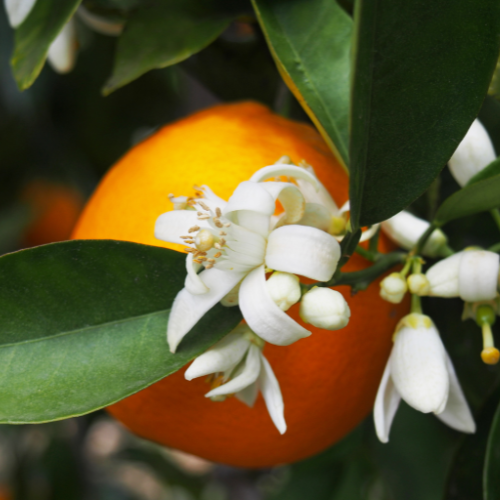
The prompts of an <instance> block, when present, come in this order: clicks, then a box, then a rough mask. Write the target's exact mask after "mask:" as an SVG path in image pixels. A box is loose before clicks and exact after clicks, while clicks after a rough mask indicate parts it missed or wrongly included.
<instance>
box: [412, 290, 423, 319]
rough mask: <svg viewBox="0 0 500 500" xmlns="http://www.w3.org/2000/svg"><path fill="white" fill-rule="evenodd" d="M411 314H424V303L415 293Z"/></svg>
mask: <svg viewBox="0 0 500 500" xmlns="http://www.w3.org/2000/svg"><path fill="white" fill-rule="evenodd" d="M411 312H412V313H418V314H422V302H421V300H420V297H419V296H418V295H416V294H414V293H412V295H411Z"/></svg>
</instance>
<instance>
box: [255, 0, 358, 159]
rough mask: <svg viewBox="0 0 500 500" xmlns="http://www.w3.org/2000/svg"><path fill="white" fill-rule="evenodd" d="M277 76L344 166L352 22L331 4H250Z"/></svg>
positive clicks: (281, 0) (270, 0)
mask: <svg viewBox="0 0 500 500" xmlns="http://www.w3.org/2000/svg"><path fill="white" fill-rule="evenodd" d="M252 3H253V5H254V8H255V12H256V13H257V16H258V19H259V22H260V25H261V27H262V29H263V31H264V34H265V35H266V38H267V41H268V43H269V48H270V49H271V53H272V55H273V57H274V59H275V61H276V64H277V66H278V69H279V71H280V73H281V76H282V77H283V79H284V80H285V83H286V84H287V85H288V87H289V88H290V90H291V91H292V92H293V93H294V95H295V97H296V98H297V99H298V100H299V102H300V103H301V104H302V106H303V107H304V109H305V111H306V112H307V114H308V115H309V116H310V118H311V119H312V120H313V122H314V123H315V125H316V126H317V127H318V129H319V131H320V132H321V134H322V135H323V137H324V138H325V140H326V142H327V143H328V144H329V146H330V147H331V148H332V150H333V151H334V153H335V154H336V156H337V157H338V159H339V160H340V161H341V162H342V164H343V165H344V166H346V165H348V164H349V156H348V154H349V152H348V137H349V130H348V119H349V78H350V50H351V32H352V21H351V18H350V17H349V16H348V15H347V14H346V12H345V11H344V10H343V9H342V8H341V7H340V6H339V5H338V4H337V2H335V1H331V0H286V1H285V0H252Z"/></svg>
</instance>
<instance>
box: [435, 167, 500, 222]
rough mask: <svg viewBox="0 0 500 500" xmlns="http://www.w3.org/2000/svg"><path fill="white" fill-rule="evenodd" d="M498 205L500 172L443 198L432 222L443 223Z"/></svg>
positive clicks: (499, 203)
mask: <svg viewBox="0 0 500 500" xmlns="http://www.w3.org/2000/svg"><path fill="white" fill-rule="evenodd" d="M497 207H500V174H497V175H495V176H493V177H489V178H486V179H483V180H480V181H477V182H475V183H473V184H470V182H469V184H468V185H467V186H465V187H464V188H462V189H460V191H457V192H456V193H454V194H452V195H451V196H450V197H449V198H447V199H446V200H444V202H443V203H442V205H441V206H440V207H439V209H438V211H437V213H436V217H435V219H434V224H435V225H436V226H442V225H443V224H445V223H447V222H449V221H451V220H454V219H458V218H460V217H465V216H467V215H473V214H477V213H479V212H484V211H486V210H491V209H493V208H497Z"/></svg>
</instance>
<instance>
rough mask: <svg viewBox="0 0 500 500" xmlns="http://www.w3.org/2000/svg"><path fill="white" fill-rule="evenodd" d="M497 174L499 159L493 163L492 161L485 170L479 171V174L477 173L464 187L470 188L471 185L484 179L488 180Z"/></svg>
mask: <svg viewBox="0 0 500 500" xmlns="http://www.w3.org/2000/svg"><path fill="white" fill-rule="evenodd" d="M499 174H500V158H497V159H496V160H495V161H492V162H491V163H490V164H489V165H488V166H487V167H486V168H484V169H483V170H481V172H478V173H477V174H476V175H475V176H474V177H472V178H471V179H469V182H468V183H467V184H466V185H467V186H470V185H471V184H475V183H476V182H479V181H482V180H484V179H489V178H490V177H493V176H495V175H499ZM499 195H500V193H499Z"/></svg>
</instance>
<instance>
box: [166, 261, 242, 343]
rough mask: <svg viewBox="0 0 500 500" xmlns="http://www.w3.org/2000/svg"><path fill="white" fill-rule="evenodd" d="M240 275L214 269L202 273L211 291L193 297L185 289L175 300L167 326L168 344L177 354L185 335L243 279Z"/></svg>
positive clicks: (202, 278) (201, 276) (201, 277)
mask: <svg viewBox="0 0 500 500" xmlns="http://www.w3.org/2000/svg"><path fill="white" fill-rule="evenodd" d="M243 276H244V275H243V274H240V273H228V272H224V271H220V270H219V269H216V268H212V269H206V270H205V271H203V272H202V273H200V279H201V280H202V281H203V283H205V285H206V286H207V288H209V291H208V292H207V293H204V294H200V295H193V294H191V293H189V292H188V291H187V290H186V289H185V288H183V289H182V290H181V291H180V292H179V293H178V294H177V297H176V298H175V300H174V303H173V304H172V309H171V311H170V316H169V319H168V325H167V342H168V345H169V346H170V351H171V352H175V350H176V349H177V346H178V345H179V343H180V342H181V340H182V339H183V338H184V337H185V335H186V334H187V333H188V332H189V330H191V328H193V326H194V325H195V324H196V323H198V321H199V320H200V318H201V317H202V316H204V314H205V313H206V312H207V311H208V310H209V309H211V308H212V307H213V306H214V305H215V304H217V302H219V301H220V300H221V299H222V297H224V296H225V295H226V294H227V293H228V292H229V291H230V290H232V289H233V288H234V287H235V286H236V284H237V283H238V282H239V281H240V280H241V279H242V278H243Z"/></svg>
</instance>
